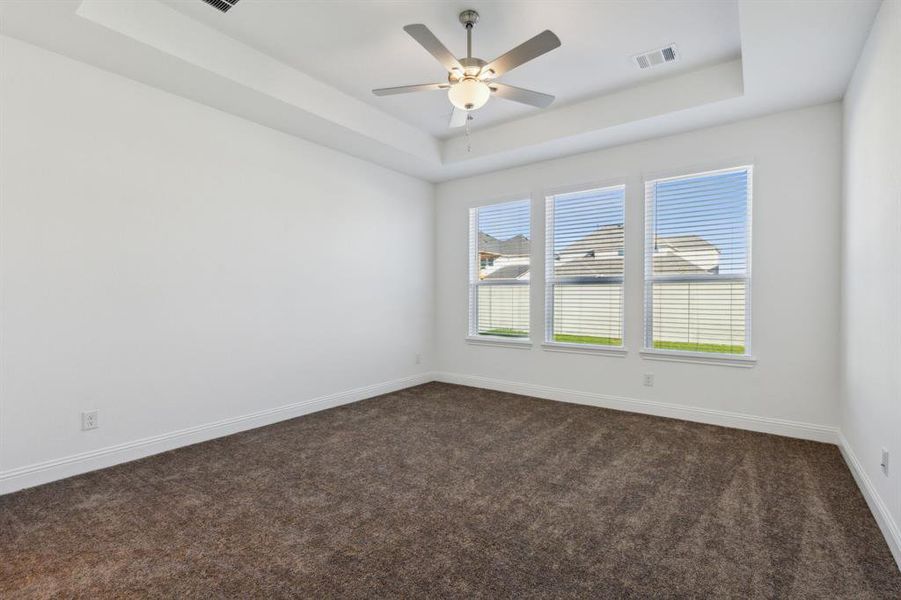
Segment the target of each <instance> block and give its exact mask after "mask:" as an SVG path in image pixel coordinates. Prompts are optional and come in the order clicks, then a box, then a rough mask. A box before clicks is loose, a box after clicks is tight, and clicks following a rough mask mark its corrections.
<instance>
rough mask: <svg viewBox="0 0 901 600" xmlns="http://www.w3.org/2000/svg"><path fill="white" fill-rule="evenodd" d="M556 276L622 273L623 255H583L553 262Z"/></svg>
mask: <svg viewBox="0 0 901 600" xmlns="http://www.w3.org/2000/svg"><path fill="white" fill-rule="evenodd" d="M554 274H555V275H557V277H590V276H592V275H622V274H623V257H622V256H613V257H607V258H595V257H593V256H584V257H580V258H573V259H570V260H558V261H555V262H554Z"/></svg>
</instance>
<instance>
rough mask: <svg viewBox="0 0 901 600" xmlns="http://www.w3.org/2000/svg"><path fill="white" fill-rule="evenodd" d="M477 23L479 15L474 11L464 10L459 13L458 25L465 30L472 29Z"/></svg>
mask: <svg viewBox="0 0 901 600" xmlns="http://www.w3.org/2000/svg"><path fill="white" fill-rule="evenodd" d="M478 22H479V13H477V12H476V11H474V10H464V11H463V12H461V13H460V23H462V24H463V27H465V28H467V29H472V28H473V26H474V25H475V24H476V23H478Z"/></svg>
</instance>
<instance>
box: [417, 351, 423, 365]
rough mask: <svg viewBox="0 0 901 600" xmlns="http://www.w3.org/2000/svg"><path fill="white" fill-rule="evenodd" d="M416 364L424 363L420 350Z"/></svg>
mask: <svg viewBox="0 0 901 600" xmlns="http://www.w3.org/2000/svg"><path fill="white" fill-rule="evenodd" d="M416 364H417V365H419V364H422V354H420V353H419V352H417V353H416Z"/></svg>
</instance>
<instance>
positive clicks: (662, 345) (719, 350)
mask: <svg viewBox="0 0 901 600" xmlns="http://www.w3.org/2000/svg"><path fill="white" fill-rule="evenodd" d="M479 335H493V336H498V337H511V338H525V337H529V332H528V331H523V330H522V329H511V328H507V327H498V328H496V329H488V330H487V331H480V332H479ZM554 341H555V342H561V343H564V344H591V345H593V346H621V345H622V343H623V341H622V339H621V338H614V337H598V336H594V335H575V334H571V333H555V334H554ZM654 348H656V349H658V350H679V351H681V352H710V353H713V354H744V353H745V347H744V346H733V345H729V344H699V343H694V342H667V341H662V340H656V341H655V342H654Z"/></svg>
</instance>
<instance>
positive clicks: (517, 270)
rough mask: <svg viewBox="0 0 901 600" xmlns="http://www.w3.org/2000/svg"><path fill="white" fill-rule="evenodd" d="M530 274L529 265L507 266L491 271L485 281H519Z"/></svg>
mask: <svg viewBox="0 0 901 600" xmlns="http://www.w3.org/2000/svg"><path fill="white" fill-rule="evenodd" d="M528 272H529V265H507V266H506V267H501V268H500V269H495V270H494V271H491V272H490V273H488V274H487V275H485V277H483V279H519V278H520V277H521V276H523V275H525V274H526V273H528Z"/></svg>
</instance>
